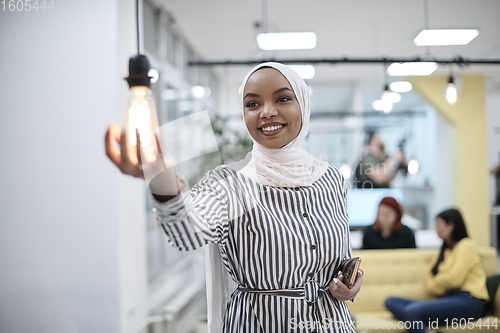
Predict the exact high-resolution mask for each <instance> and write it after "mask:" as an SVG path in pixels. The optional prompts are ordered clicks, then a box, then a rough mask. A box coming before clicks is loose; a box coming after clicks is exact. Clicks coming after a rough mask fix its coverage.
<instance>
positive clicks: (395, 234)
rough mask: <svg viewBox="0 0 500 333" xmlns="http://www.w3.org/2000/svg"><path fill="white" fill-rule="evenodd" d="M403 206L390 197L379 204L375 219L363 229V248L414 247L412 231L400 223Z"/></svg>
mask: <svg viewBox="0 0 500 333" xmlns="http://www.w3.org/2000/svg"><path fill="white" fill-rule="evenodd" d="M402 217H403V208H402V207H401V205H400V204H399V203H398V202H397V200H396V199H394V198H392V197H385V198H383V199H382V201H381V202H380V204H379V207H378V212H377V220H376V221H375V223H373V224H372V225H371V226H368V227H366V228H365V229H364V231H363V247H362V248H363V249H365V250H367V249H398V248H415V247H416V245H415V235H414V234H413V231H412V230H411V229H410V228H408V227H407V226H405V225H403V224H402V223H401V218H402Z"/></svg>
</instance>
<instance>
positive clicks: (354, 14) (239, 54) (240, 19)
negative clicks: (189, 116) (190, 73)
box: [156, 0, 500, 98]
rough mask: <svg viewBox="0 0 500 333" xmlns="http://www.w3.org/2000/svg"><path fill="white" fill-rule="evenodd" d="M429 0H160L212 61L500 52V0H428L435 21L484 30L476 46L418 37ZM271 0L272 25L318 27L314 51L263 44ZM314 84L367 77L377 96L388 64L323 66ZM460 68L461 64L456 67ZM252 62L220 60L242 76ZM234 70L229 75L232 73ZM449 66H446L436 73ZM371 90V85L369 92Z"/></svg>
mask: <svg viewBox="0 0 500 333" xmlns="http://www.w3.org/2000/svg"><path fill="white" fill-rule="evenodd" d="M424 1H425V0H416V1H415V0H377V1H375V0H351V1H345V0H344V1H339V0H308V1H305V0H267V1H266V0H264V1H261V0H211V1H206V0H157V1H156V2H157V3H158V2H160V3H161V4H162V5H163V6H164V7H165V8H166V9H167V10H168V11H169V12H170V13H171V14H172V16H173V17H174V21H175V25H176V27H177V29H178V30H179V31H180V32H182V33H183V34H184V36H185V37H186V38H187V39H188V40H189V41H190V43H191V44H192V45H193V47H194V48H195V49H196V50H197V51H198V53H199V54H201V55H202V57H203V60H206V61H221V60H260V59H269V58H274V59H276V60H278V61H279V60H284V59H298V58H313V59H316V58H338V57H344V56H346V57H350V58H363V57H383V56H385V57H405V58H406V57H408V58H413V57H415V56H421V57H437V58H445V59H450V60H451V59H452V58H454V57H456V56H457V55H461V56H463V57H464V58H496V59H499V58H500V18H499V17H500V1H498V0H481V1H477V0H470V1H465V0H428V19H429V28H476V29H479V31H480V34H479V36H478V37H476V38H475V39H474V40H473V41H472V42H471V43H469V45H465V46H433V47H430V48H428V49H426V48H425V47H418V46H415V45H414V44H413V38H415V36H416V35H417V34H418V33H419V32H420V31H421V30H422V29H423V28H424V27H425V23H424ZM265 3H267V8H268V9H267V17H268V27H269V29H268V30H269V32H291V31H313V32H315V33H316V34H317V47H316V48H315V49H312V50H291V51H261V50H260V49H259V48H258V46H257V42H256V36H257V34H258V33H260V32H262V30H261V29H259V28H256V27H255V23H256V22H261V21H262V13H263V10H262V7H263V6H262V5H263V4H265ZM315 67H316V76H315V78H314V79H312V80H310V81H309V82H310V83H325V82H337V83H338V82H349V83H361V84H362V85H363V86H364V87H371V88H372V89H371V90H370V89H367V90H368V91H369V92H368V94H373V95H374V98H375V97H376V96H379V95H380V91H381V87H382V84H383V80H384V78H383V75H384V74H383V65H382V64H375V65H367V64H363V65H352V64H351V65H348V64H337V65H316V66H315ZM455 68H456V67H455ZM248 69H249V66H232V67H231V68H229V69H227V68H223V67H222V66H218V67H217V69H216V70H217V71H219V73H225V75H226V76H227V77H228V78H229V79H230V80H233V79H234V80H235V81H238V82H241V79H242V78H243V76H244V75H245V73H246V72H247V71H248ZM228 71H230V75H228V74H227V73H228ZM448 71H449V68H447V67H443V66H440V69H439V70H438V71H437V72H436V73H435V74H434V75H439V74H441V75H444V74H446V73H448ZM455 72H456V73H457V74H459V75H460V73H483V74H485V75H486V76H487V77H488V80H490V81H494V82H500V66H492V65H470V66H468V67H467V68H465V69H455ZM370 91H371V92H370Z"/></svg>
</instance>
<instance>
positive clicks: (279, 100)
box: [278, 97, 292, 102]
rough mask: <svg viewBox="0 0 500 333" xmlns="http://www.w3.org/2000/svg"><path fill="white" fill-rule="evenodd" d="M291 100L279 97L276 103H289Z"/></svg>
mask: <svg viewBox="0 0 500 333" xmlns="http://www.w3.org/2000/svg"><path fill="white" fill-rule="evenodd" d="M291 100H292V99H291V98H290V97H280V98H279V99H278V102H288V101H291Z"/></svg>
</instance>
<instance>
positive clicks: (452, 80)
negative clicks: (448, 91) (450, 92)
mask: <svg viewBox="0 0 500 333" xmlns="http://www.w3.org/2000/svg"><path fill="white" fill-rule="evenodd" d="M448 83H453V84H455V79H454V78H453V75H450V77H449V78H448Z"/></svg>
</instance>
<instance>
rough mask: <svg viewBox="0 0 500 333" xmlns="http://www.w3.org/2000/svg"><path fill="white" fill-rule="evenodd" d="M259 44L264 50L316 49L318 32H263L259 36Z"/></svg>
mask: <svg viewBox="0 0 500 333" xmlns="http://www.w3.org/2000/svg"><path fill="white" fill-rule="evenodd" d="M257 44H259V47H260V48H261V49H262V50H297V49H314V48H315V47H316V34H315V33H314V32H279V33H267V34H264V33H262V34H259V35H258V36H257Z"/></svg>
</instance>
